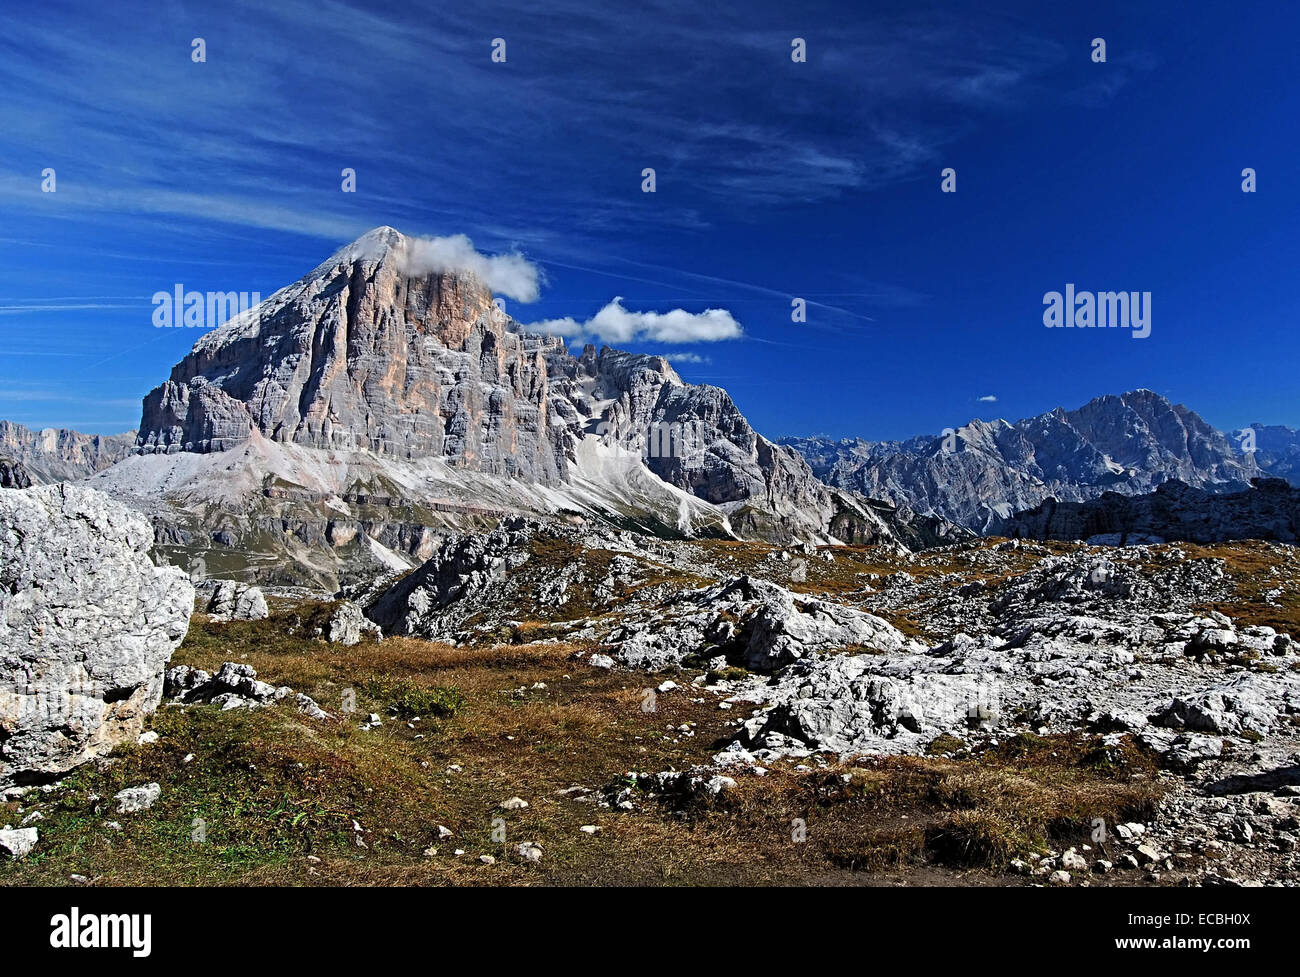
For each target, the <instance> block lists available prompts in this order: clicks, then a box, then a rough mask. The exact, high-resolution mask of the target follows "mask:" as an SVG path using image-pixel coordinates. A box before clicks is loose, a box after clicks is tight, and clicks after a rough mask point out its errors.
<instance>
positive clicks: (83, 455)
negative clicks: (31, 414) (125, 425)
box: [0, 421, 135, 482]
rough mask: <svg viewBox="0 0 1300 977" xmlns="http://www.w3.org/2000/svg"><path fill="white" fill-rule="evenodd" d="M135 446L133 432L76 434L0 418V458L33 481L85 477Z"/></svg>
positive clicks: (124, 454) (119, 458)
mask: <svg viewBox="0 0 1300 977" xmlns="http://www.w3.org/2000/svg"><path fill="white" fill-rule="evenodd" d="M134 449H135V432H134V431H128V432H127V433H126V434H113V435H108V436H105V435H99V434H79V433H78V432H76V431H69V430H67V429H66V428H52V427H47V428H45V429H44V430H41V431H33V430H31V429H30V428H27V427H24V426H23V425H21V424H15V423H13V422H12V421H0V460H3V461H7V462H10V463H11V465H12V463H17V464H18V465H19V466H20V467H21V468H22V469H23V470H24V471H25V472H26V473H27V476H29V477H30V479H31V480H32V481H34V482H58V481H63V480H66V479H76V478H85V477H86V476H87V475H91V474H94V473H95V472H98V471H102V470H103V469H105V468H108V467H109V466H110V465H112V464H114V463H115V462H117V461H120V460H121V459H122V458H125V457H126V456H127V455H129V454H131V452H132V451H134Z"/></svg>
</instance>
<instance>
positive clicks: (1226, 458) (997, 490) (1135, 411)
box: [780, 388, 1265, 532]
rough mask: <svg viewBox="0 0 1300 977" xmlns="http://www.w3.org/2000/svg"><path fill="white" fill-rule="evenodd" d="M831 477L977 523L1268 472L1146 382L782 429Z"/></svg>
mask: <svg viewBox="0 0 1300 977" xmlns="http://www.w3.org/2000/svg"><path fill="white" fill-rule="evenodd" d="M780 442H781V443H782V444H784V445H787V446H789V447H793V448H795V449H796V450H798V451H799V452H800V453H801V454H802V455H804V457H805V459H806V460H807V461H808V462H809V465H810V467H811V468H812V469H813V471H814V473H815V474H816V475H817V476H818V477H819V478H821V479H822V480H824V481H826V482H827V483H828V484H831V485H835V486H838V487H841V488H845V489H850V490H853V491H857V492H860V493H862V494H864V495H867V496H870V497H874V498H882V499H885V500H888V501H891V502H894V503H895V504H899V505H907V506H910V507H912V508H914V509H916V510H917V511H918V512H923V513H927V514H933V515H938V516H941V517H943V518H947V519H951V520H952V521H954V522H956V523H958V524H959V525H962V526H965V527H967V528H969V529H972V530H974V531H977V532H985V531H989V529H990V528H991V527H992V526H994V525H995V524H996V523H997V521H998V520H1000V519H1005V518H1007V517H1009V516H1010V515H1012V513H1014V512H1017V511H1023V510H1027V509H1031V508H1033V507H1034V506H1036V505H1038V504H1039V503H1040V502H1042V501H1044V500H1045V499H1047V498H1056V499H1058V500H1061V501H1086V500H1088V499H1091V498H1095V497H1097V496H1098V495H1100V494H1101V493H1102V492H1106V491H1112V492H1117V493H1119V494H1122V495H1140V494H1145V493H1148V492H1151V491H1153V490H1154V489H1155V488H1156V486H1158V485H1159V484H1161V483H1162V482H1164V481H1166V480H1169V479H1177V480H1178V481H1181V482H1184V483H1186V484H1189V485H1192V486H1194V487H1197V488H1203V489H1207V490H1211V491H1225V492H1233V491H1241V490H1244V489H1247V488H1249V487H1250V479H1251V478H1253V477H1255V476H1257V475H1260V474H1264V473H1265V470H1264V469H1263V468H1261V467H1260V464H1259V462H1258V461H1257V460H1256V458H1255V457H1254V456H1251V455H1247V454H1244V453H1242V452H1240V451H1238V450H1236V449H1234V447H1233V445H1232V442H1231V441H1230V439H1229V436H1228V435H1226V434H1224V433H1222V432H1220V431H1217V430H1215V429H1214V428H1213V427H1211V426H1210V425H1209V424H1208V423H1206V422H1205V421H1204V419H1202V418H1201V417H1200V416H1199V415H1198V414H1196V412H1195V411H1192V410H1191V409H1190V408H1188V407H1186V406H1185V405H1182V404H1174V403H1172V402H1170V401H1169V400H1168V399H1166V398H1164V397H1162V396H1161V395H1159V394H1157V393H1155V392H1153V391H1151V390H1147V389H1145V388H1138V389H1136V390H1132V391H1128V392H1126V393H1123V394H1104V395H1102V396H1099V397H1095V398H1093V399H1092V400H1090V401H1088V403H1086V404H1084V405H1082V406H1081V407H1079V408H1076V409H1074V410H1066V409H1065V408H1063V407H1056V408H1053V409H1052V410H1050V411H1046V412H1044V413H1042V414H1038V415H1034V416H1032V417H1028V418H1022V419H1021V420H1018V421H1015V422H1014V423H1013V422H1011V421H1007V420H1005V419H1002V418H998V419H995V420H993V421H984V420H981V419H978V418H977V419H975V420H972V421H971V422H969V423H968V424H965V425H963V426H962V427H959V428H956V429H953V430H951V431H949V432H948V433H946V434H940V435H918V436H916V437H914V438H910V439H908V440H906V441H875V442H872V441H866V440H863V439H851V438H849V439H841V440H839V441H832V440H830V439H826V438H782V439H780Z"/></svg>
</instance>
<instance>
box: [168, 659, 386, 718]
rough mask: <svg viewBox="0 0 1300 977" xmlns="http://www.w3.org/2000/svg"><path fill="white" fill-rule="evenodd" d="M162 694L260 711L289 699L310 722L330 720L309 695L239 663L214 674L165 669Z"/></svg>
mask: <svg viewBox="0 0 1300 977" xmlns="http://www.w3.org/2000/svg"><path fill="white" fill-rule="evenodd" d="M164 693H165V694H166V696H167V697H168V698H169V699H171V700H173V701H175V702H178V703H185V704H194V703H203V702H207V703H212V704H214V705H219V706H221V708H222V709H261V708H263V707H266V706H271V705H274V704H276V703H277V702H283V701H285V700H291V701H292V702H293V704H294V707H295V708H296V709H297V710H298V711H299V712H300V713H302V714H304V715H306V716H308V717H310V718H312V719H332V718H333V717H332V716H331V715H330V714H329V713H327V712H326V711H325V710H324V709H322V708H321V707H320V706H319V705H317V703H316V701H315V700H314V699H312V698H311V697H310V696H307V695H303V694H302V693H301V692H294V690H293V689H291V688H289V687H288V686H287V685H281V686H275V685H271V684H270V683H268V682H262V681H259V680H258V678H257V672H256V671H254V670H253V667H252V666H251V665H245V664H242V663H239V662H225V663H224V664H223V665H222V666H221V668H220V669H218V671H217V674H216V675H209V674H208V673H207V672H205V671H203V670H202V669H201V668H191V667H190V666H189V665H177V666H176V667H174V668H169V669H168V670H167V674H166V681H165V685H164ZM376 718H378V717H376Z"/></svg>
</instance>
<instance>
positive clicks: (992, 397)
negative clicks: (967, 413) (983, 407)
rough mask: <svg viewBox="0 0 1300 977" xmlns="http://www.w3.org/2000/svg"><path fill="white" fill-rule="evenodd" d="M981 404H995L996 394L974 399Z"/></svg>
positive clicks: (996, 400)
mask: <svg viewBox="0 0 1300 977" xmlns="http://www.w3.org/2000/svg"><path fill="white" fill-rule="evenodd" d="M976 399H977V400H978V401H979V402H980V403H981V404H996V403H997V402H998V397H997V394H985V395H984V396H983V397H977V398H976Z"/></svg>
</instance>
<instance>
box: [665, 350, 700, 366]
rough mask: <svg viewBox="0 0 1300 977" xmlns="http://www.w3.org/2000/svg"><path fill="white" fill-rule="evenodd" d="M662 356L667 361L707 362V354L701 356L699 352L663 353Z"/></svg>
mask: <svg viewBox="0 0 1300 977" xmlns="http://www.w3.org/2000/svg"><path fill="white" fill-rule="evenodd" d="M663 358H664V359H666V360H667V361H668V362H669V363H708V362H709V358H708V357H707V356H701V355H700V354H699V353H680V352H671V353H664V354H663Z"/></svg>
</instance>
